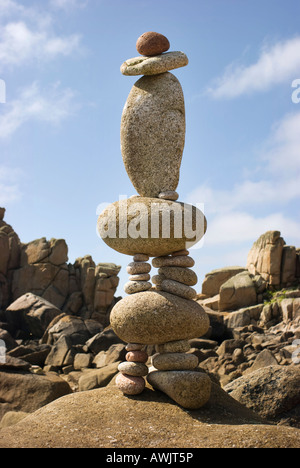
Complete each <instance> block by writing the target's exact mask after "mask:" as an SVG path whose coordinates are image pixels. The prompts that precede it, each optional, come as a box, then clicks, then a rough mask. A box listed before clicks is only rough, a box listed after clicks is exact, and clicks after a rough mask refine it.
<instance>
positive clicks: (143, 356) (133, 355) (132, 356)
mask: <svg viewBox="0 0 300 468" xmlns="http://www.w3.org/2000/svg"><path fill="white" fill-rule="evenodd" d="M125 359H126V361H128V362H147V361H148V354H147V353H146V352H145V351H130V352H129V353H127V354H126V357H125Z"/></svg>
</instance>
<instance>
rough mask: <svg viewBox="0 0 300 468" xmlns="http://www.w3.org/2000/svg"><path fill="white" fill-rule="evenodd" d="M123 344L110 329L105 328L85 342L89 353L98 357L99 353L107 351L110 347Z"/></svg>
mask: <svg viewBox="0 0 300 468" xmlns="http://www.w3.org/2000/svg"><path fill="white" fill-rule="evenodd" d="M118 343H123V344H125V342H124V341H122V340H121V338H119V337H118V336H117V335H116V334H115V332H114V331H113V329H112V328H107V329H105V330H103V332H100V333H97V334H96V335H94V336H93V337H92V338H90V339H89V340H88V341H87V342H86V346H87V348H88V350H89V351H91V353H93V354H94V355H98V354H99V353H100V352H101V351H107V350H108V349H109V348H110V347H111V346H112V345H114V344H118Z"/></svg>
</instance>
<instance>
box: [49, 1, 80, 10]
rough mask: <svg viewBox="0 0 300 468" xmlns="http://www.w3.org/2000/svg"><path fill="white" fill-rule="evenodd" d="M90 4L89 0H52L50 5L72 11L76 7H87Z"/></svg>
mask: <svg viewBox="0 0 300 468" xmlns="http://www.w3.org/2000/svg"><path fill="white" fill-rule="evenodd" d="M87 4H88V0H50V5H51V6H52V7H53V8H56V9H60V10H65V11H72V10H75V9H78V8H80V9H82V8H85V7H86V6H87Z"/></svg>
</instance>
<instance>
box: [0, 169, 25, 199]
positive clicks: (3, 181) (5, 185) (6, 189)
mask: <svg viewBox="0 0 300 468" xmlns="http://www.w3.org/2000/svg"><path fill="white" fill-rule="evenodd" d="M20 177H21V171H20V170H19V169H15V168H10V167H8V166H5V165H0V206H6V205H7V204H8V203H11V202H15V201H18V200H19V199H20V198H21V191H20V188H19V180H20Z"/></svg>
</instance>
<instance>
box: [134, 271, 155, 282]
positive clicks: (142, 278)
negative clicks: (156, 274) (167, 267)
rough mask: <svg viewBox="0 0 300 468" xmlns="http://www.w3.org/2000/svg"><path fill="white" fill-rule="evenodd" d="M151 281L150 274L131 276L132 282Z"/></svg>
mask: <svg viewBox="0 0 300 468" xmlns="http://www.w3.org/2000/svg"><path fill="white" fill-rule="evenodd" d="M150 279H151V276H150V275H149V273H139V274H136V275H131V276H129V280H130V281H149V280H150Z"/></svg>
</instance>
